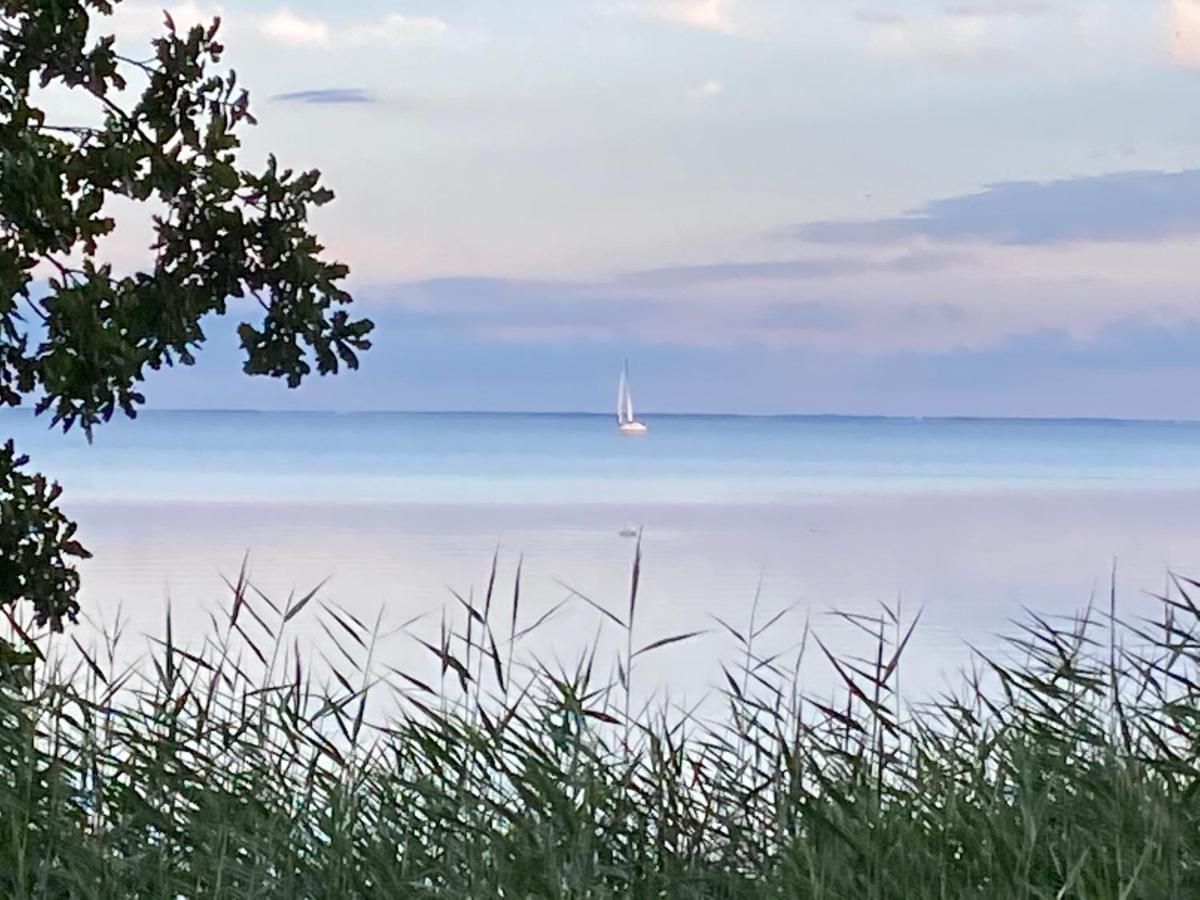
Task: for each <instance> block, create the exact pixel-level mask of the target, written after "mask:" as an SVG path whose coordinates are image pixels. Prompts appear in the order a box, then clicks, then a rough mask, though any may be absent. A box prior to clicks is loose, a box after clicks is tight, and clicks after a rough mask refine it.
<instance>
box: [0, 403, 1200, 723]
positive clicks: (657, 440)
mask: <svg viewBox="0 0 1200 900" xmlns="http://www.w3.org/2000/svg"><path fill="white" fill-rule="evenodd" d="M644 419H645V421H646V422H647V424H648V425H649V432H648V433H647V434H646V435H645V436H643V437H623V436H620V435H619V434H618V433H617V430H616V427H615V422H614V421H613V418H612V417H611V416H608V415H589V414H562V415H558V414H491V413H346V414H341V413H332V412H311V413H298V412H242V411H238V412H230V411H164V410H151V411H147V412H144V413H142V414H141V415H140V416H139V417H138V418H137V419H136V420H135V421H127V420H115V419H114V421H113V422H111V423H109V424H107V425H104V426H102V427H100V428H98V429H96V432H95V435H94V440H93V441H92V442H91V443H90V444H89V443H88V441H87V440H86V439H85V438H84V436H83V435H81V434H79V433H78V432H74V431H73V432H71V433H69V434H66V435H63V434H61V433H60V432H58V431H54V430H51V429H49V428H48V427H47V426H48V420H47V419H45V418H35V417H33V416H32V415H31V414H29V413H27V412H25V411H20V410H18V411H5V412H3V413H0V439H3V438H4V437H9V436H10V437H12V438H13V439H15V441H16V443H17V445H18V447H19V448H20V450H22V451H23V452H25V453H28V454H29V456H30V457H31V462H30V466H31V468H36V469H39V470H41V471H44V472H46V473H47V474H49V475H50V476H52V477H53V478H54V479H55V480H57V481H59V482H60V483H61V485H62V486H63V488H64V493H63V499H62V501H61V502H62V505H63V507H64V509H65V510H66V512H67V513H68V514H69V515H71V516H72V517H73V518H75V519H76V520H77V521H78V522H79V524H80V533H79V536H80V539H81V540H82V542H83V543H84V544H85V545H86V546H87V547H88V548H89V549H90V550H91V551H92V552H93V554H94V556H93V558H92V559H90V560H88V561H86V562H85V563H83V564H82V567H81V570H82V576H83V591H82V597H81V599H82V604H83V609H84V614H85V616H84V618H85V621H84V623H83V624H82V625H81V626H80V629H82V630H83V631H82V632H81V633H87V632H88V630H91V632H93V633H95V634H99V633H101V632H102V631H104V630H109V631H111V630H112V629H113V627H114V625H115V624H116V623H120V627H121V628H122V630H123V632H124V634H125V638H124V640H125V641H126V642H129V643H132V645H134V646H137V647H141V648H142V651H144V652H146V653H149V652H151V651H152V649H153V647H154V646H155V645H154V644H153V638H154V637H156V636H158V635H160V634H161V633H162V630H163V628H164V626H165V618H166V612H167V610H168V609H170V611H171V617H172V622H173V627H174V631H175V634H176V635H177V636H181V639H190V640H192V641H195V642H201V641H203V640H204V635H205V633H206V632H207V631H208V630H209V629H210V627H211V621H212V619H211V617H212V616H214V615H215V616H216V618H217V620H218V621H219V620H220V610H221V609H222V608H227V607H228V604H229V600H230V589H229V586H228V582H231V581H236V580H237V578H238V575H239V572H241V571H242V570H243V567H244V569H245V571H246V572H247V573H248V577H249V578H250V579H251V580H252V581H253V583H254V585H255V588H256V591H258V592H260V593H258V594H256V596H260V597H267V598H271V600H272V602H275V603H277V604H282V603H284V602H286V599H287V597H288V596H289V595H296V596H299V595H303V594H305V593H307V592H308V591H310V590H312V589H313V588H316V587H318V586H320V588H319V591H318V595H317V596H318V600H319V603H314V604H313V607H312V608H313V610H316V609H318V608H329V609H336V610H341V611H344V612H345V613H349V614H350V615H352V616H354V617H355V618H357V619H358V620H360V621H362V622H364V623H368V624H371V626H372V627H373V628H376V627H377V628H378V632H379V634H381V635H386V640H381V642H380V646H379V649H378V650H377V656H378V658H379V660H381V661H382V662H383V663H386V664H388V665H392V664H397V665H400V666H409V667H415V668H417V669H421V670H422V671H425V670H432V669H436V666H435V665H434V663H435V661H434V660H430V659H427V658H426V657H427V656H428V655H429V654H428V650H427V648H426V647H425V646H424V645H423V644H422V643H421V641H422V640H426V641H432V639H433V638H434V637H435V636H437V635H439V634H441V633H443V630H444V629H449V630H451V631H453V630H454V629H456V628H459V629H464V628H465V626H464V623H465V617H466V615H467V613H466V610H465V609H464V606H463V602H462V601H463V600H466V601H467V602H468V603H471V604H475V603H477V602H482V599H483V598H484V596H485V595H486V593H487V590H488V584H489V582H490V581H491V580H492V570H493V566H494V567H495V572H496V577H495V581H494V586H493V588H492V596H493V601H492V602H493V605H494V608H495V610H496V611H497V612H496V613H495V614H496V615H498V616H500V617H501V618H503V619H504V620H505V621H507V617H508V616H509V614H510V611H511V607H512V605H513V602H514V599H513V598H514V596H516V598H517V601H516V602H517V604H518V615H519V620H520V626H519V627H518V630H521V629H522V628H524V627H525V626H527V625H532V624H533V623H540V624H538V625H537V628H535V629H533V630H532V631H531V632H529V633H528V634H526V635H525V636H524V637H522V638H521V641H520V648H519V655H521V656H522V658H526V659H528V660H530V664H531V665H532V664H535V663H534V662H533V661H536V664H537V665H541V666H547V667H551V668H554V667H561V668H562V669H564V670H570V669H571V668H572V666H574V665H575V664H577V662H578V661H579V659H580V658H581V657H583V656H585V655H586V654H587V653H589V652H591V648H592V647H598V648H600V649H599V650H598V651H597V652H599V653H601V654H604V653H608V652H609V651H610V650H611V649H612V648H617V647H620V646H621V645H622V643H623V638H618V637H617V636H616V635H614V634H613V631H614V629H615V628H616V626H615V625H614V623H613V621H612V617H610V616H607V615H605V614H604V613H602V612H600V610H599V609H597V607H600V608H603V609H604V610H607V611H608V612H611V613H612V614H613V616H615V617H616V618H619V619H621V620H628V618H629V612H630V595H631V589H632V584H633V578H634V559H635V555H638V554H639V553H640V557H641V561H640V565H639V567H638V574H637V602H636V604H634V609H633V625H634V630H635V634H636V642H637V643H638V645H639V646H640V645H644V644H650V643H653V642H655V641H657V640H659V639H662V638H666V637H672V636H675V635H680V634H686V633H692V632H700V633H699V634H697V635H696V636H694V637H692V638H689V639H688V640H685V641H678V642H675V643H667V644H664V645H663V646H661V647H660V648H659V649H657V650H655V651H652V652H648V653H646V654H645V655H643V656H641V657H639V662H638V667H639V669H638V677H639V678H640V679H641V682H640V683H641V684H642V685H644V686H653V689H654V690H655V691H663V692H667V693H669V694H670V695H671V696H674V697H678V698H682V699H681V701H680V702H682V700H683V699H688V700H691V699H693V698H697V697H705V696H708V694H709V693H710V692H712V691H714V690H715V689H716V687H717V686H718V685H719V684H721V683H722V681H723V676H722V673H721V664H722V663H726V664H733V663H736V661H737V660H738V659H740V658H741V656H742V652H743V651H742V649H741V648H740V646H739V644H738V640H737V639H736V638H734V637H733V635H732V631H737V632H738V633H740V634H748V633H749V632H750V631H751V630H754V631H757V630H759V626H761V625H762V624H764V623H767V622H772V620H774V621H773V623H772V624H771V625H770V627H769V628H767V629H765V630H763V632H762V634H761V635H760V636H759V637H758V638H756V640H757V642H758V647H757V648H756V650H755V653H756V654H761V655H762V656H764V657H765V656H770V657H772V658H778V659H781V660H782V659H790V658H791V656H792V655H795V656H796V658H797V659H798V660H799V662H798V665H799V667H800V671H801V672H802V679H803V681H804V682H805V684H806V685H808V686H809V687H811V689H812V690H814V691H818V692H819V691H824V690H826V689H829V690H832V689H833V687H834V686H835V682H836V677H835V676H834V674H833V673H832V671H831V670H830V667H829V665H828V661H827V660H825V659H824V658H823V654H822V653H820V652H818V651H817V650H816V649H815V647H814V644H813V641H812V637H813V635H816V636H820V637H822V639H823V642H824V643H825V644H826V646H829V647H830V648H831V649H834V650H835V651H836V652H838V653H845V654H848V655H853V654H862V655H869V654H870V653H871V652H872V651H871V641H872V640H873V639H872V637H871V635H870V634H869V633H868V632H871V631H877V630H878V629H879V628H880V627H883V628H884V631H885V632H886V633H887V634H888V635H889V636H890V639H894V637H895V635H896V634H898V633H900V630H902V628H903V627H907V624H908V623H910V622H912V621H913V620H914V619H918V617H919V621H917V625H916V630H915V631H914V636H913V638H912V640H911V642H910V644H909V645H908V647H907V649H906V657H905V663H904V665H905V666H906V667H907V668H906V681H905V683H906V685H907V690H908V691H910V692H913V693H914V694H916V695H928V694H932V693H935V692H938V691H941V690H947V689H955V687H956V686H957V685H959V684H960V672H961V671H962V670H963V668H964V667H966V666H969V665H970V664H971V659H972V654H973V653H974V652H975V651H982V652H990V650H991V649H995V650H999V649H1001V648H1009V649H1011V648H1012V645H1011V644H1010V643H1008V642H1007V641H1006V638H1007V637H1008V636H1011V635H1015V634H1017V633H1018V629H1019V625H1018V623H1020V622H1022V621H1025V620H1026V617H1027V616H1028V615H1029V614H1030V613H1031V612H1034V613H1037V614H1039V615H1043V616H1047V617H1051V618H1052V619H1054V618H1056V617H1057V619H1058V620H1061V621H1069V620H1070V619H1071V618H1072V617H1075V616H1078V615H1080V614H1081V613H1083V612H1084V611H1086V610H1088V609H1089V607H1090V608H1093V609H1096V610H1102V611H1103V614H1104V615H1107V614H1108V611H1109V608H1110V604H1112V603H1113V602H1114V597H1115V605H1116V609H1117V612H1118V615H1119V616H1122V617H1125V618H1129V619H1131V620H1132V619H1135V618H1137V617H1139V616H1146V617H1150V616H1154V615H1156V610H1157V609H1158V603H1159V601H1158V600H1157V599H1156V598H1155V595H1157V594H1161V593H1163V592H1164V591H1166V590H1174V589H1175V588H1174V587H1172V585H1171V583H1170V580H1169V578H1170V574H1171V573H1177V574H1179V575H1181V576H1189V575H1191V576H1200V424H1197V423H1190V422H1139V421H1107V420H1105V421H1099V420H1017V419H1005V420H999V419H906V418H853V417H849V418H848V417H826V416H815V417H810V416H795V417H788V416H782V417H745V416H691V415H687V416H684V415H649V416H645V417H644ZM518 572H519V587H518ZM585 598H586V599H585ZM321 604H324V606H321ZM776 616H778V619H776ZM375 623H378V624H377V625H376V624H375ZM751 623H755V624H754V626H753V628H752V625H751ZM898 623H899V624H898ZM295 627H299V628H303V627H304V626H303V624H302V623H296V625H295ZM507 627H508V626H507V625H506V626H505V628H507ZM498 630H500V629H499V628H498ZM326 636H328V635H327V634H326ZM307 638H311V639H312V640H313V641H319V640H322V639H324V638H322V636H321V633H320V632H319V631H318V630H317V629H316V628H315V627H313V628H312V629H310V631H309V632H307V633H306V639H307ZM973 648H974V649H973ZM139 652H140V651H139ZM324 652H325V651H323V650H321V649H320V648H319V647H317V648H315V649H314V653H315V654H317V655H320V654H322V653H324ZM613 652H614V653H615V650H613Z"/></svg>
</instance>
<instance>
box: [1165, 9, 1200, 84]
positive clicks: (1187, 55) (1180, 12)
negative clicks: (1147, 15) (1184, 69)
mask: <svg viewBox="0 0 1200 900" xmlns="http://www.w3.org/2000/svg"><path fill="white" fill-rule="evenodd" d="M1169 23H1170V29H1171V32H1170V33H1171V40H1170V50H1171V58H1172V59H1174V60H1175V62H1176V63H1178V64H1179V65H1181V66H1188V67H1190V68H1195V67H1200V0H1171V14H1170V19H1169Z"/></svg>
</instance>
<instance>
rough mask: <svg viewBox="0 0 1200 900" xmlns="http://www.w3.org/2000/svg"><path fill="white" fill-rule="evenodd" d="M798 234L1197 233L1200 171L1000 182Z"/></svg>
mask: <svg viewBox="0 0 1200 900" xmlns="http://www.w3.org/2000/svg"><path fill="white" fill-rule="evenodd" d="M791 233H792V234H793V235H794V236H795V237H797V238H800V239H802V240H805V241H810V242H814V243H822V244H847V245H851V244H858V245H864V244H866V245H870V244H888V243H903V242H906V241H911V240H913V239H916V238H927V239H930V240H935V241H973V242H984V243H993V244H1006V245H1031V246H1037V245H1049V244H1063V243H1072V242H1083V241H1146V240H1154V239H1158V238H1165V237H1173V236H1183V235H1194V234H1200V169H1189V170H1184V171H1180V172H1155V171H1135V172H1117V173H1113V174H1108V175H1096V176H1089V177H1081V178H1068V179H1061V180H1058V181H1049V182H1034V181H1009V182H1000V183H997V184H990V185H987V186H985V187H984V188H983V189H982V190H981V191H979V192H978V193H974V194H964V195H961V196H957V197H948V198H945V199H940V200H933V201H931V202H929V203H927V204H925V205H924V206H921V207H918V208H916V209H913V210H909V211H907V212H905V213H903V214H902V215H900V216H897V217H894V218H883V219H868V220H855V221H837V220H827V221H818V222H809V223H806V224H803V225H800V226H797V227H796V228H795V229H793V230H792V232H791Z"/></svg>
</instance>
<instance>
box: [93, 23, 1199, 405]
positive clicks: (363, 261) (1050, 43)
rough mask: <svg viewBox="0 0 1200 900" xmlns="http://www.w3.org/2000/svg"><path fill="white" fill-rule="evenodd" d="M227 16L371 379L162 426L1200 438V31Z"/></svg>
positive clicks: (177, 377) (216, 349) (188, 399)
mask: <svg viewBox="0 0 1200 900" xmlns="http://www.w3.org/2000/svg"><path fill="white" fill-rule="evenodd" d="M121 6H122V8H121V11H120V13H119V16H118V19H117V23H116V25H117V29H118V30H119V32H120V34H121V36H122V39H123V41H126V42H129V43H133V42H137V41H144V40H147V39H148V37H149V35H150V34H151V33H152V31H153V29H154V27H155V23H156V21H157V20H158V18H159V14H158V13H157V11H156V9H157V7H156V5H155V4H147V3H138V2H134V0H125V2H124V3H122V5H121ZM218 11H219V12H220V13H221V15H222V17H223V19H224V22H225V29H224V34H225V40H226V43H227V45H228V47H229V52H228V56H227V61H228V62H229V64H230V65H232V66H234V67H235V68H237V70H238V72H239V75H240V78H241V81H242V82H243V83H244V84H246V85H247V86H248V87H250V88H251V90H252V94H253V98H254V105H255V107H256V112H257V114H258V116H259V118H260V121H261V125H260V127H259V128H258V129H256V130H255V132H254V133H253V135H252V137H251V138H250V139H249V140H248V141H247V146H246V150H247V157H248V159H250V160H255V161H257V159H259V158H260V157H261V156H263V155H264V154H265V153H266V152H267V150H268V149H272V150H275V151H276V152H278V153H279V155H280V156H281V157H282V158H283V159H284V160H285V161H286V162H288V163H292V164H296V165H305V166H308V165H312V166H318V167H320V168H321V169H322V170H323V171H324V172H325V175H326V179H327V181H328V183H329V184H330V185H331V186H332V187H333V188H334V189H335V190H336V191H337V193H338V200H337V202H336V203H335V204H333V205H332V206H331V207H329V208H328V209H327V210H324V211H322V212H321V214H320V216H319V218H318V220H317V225H318V227H319V229H320V231H321V234H322V237H323V238H325V240H326V243H327V244H328V246H329V248H330V252H331V253H332V254H334V255H336V256H338V257H339V258H341V259H343V260H345V261H346V262H348V263H349V264H350V265H351V267H352V269H353V271H354V277H353V284H352V286H353V288H354V289H355V292H356V294H357V295H358V296H359V297H360V299H361V303H362V306H363V309H364V311H366V312H367V313H368V314H370V315H372V316H374V317H375V318H376V319H377V320H378V322H379V330H378V334H377V338H378V347H377V349H376V350H375V351H373V352H372V353H371V354H370V355H369V356H368V358H367V360H366V364H365V367H364V371H363V372H361V373H359V374H358V375H356V376H355V377H353V378H350V379H344V380H342V379H339V380H337V381H331V382H328V383H325V384H320V385H314V386H312V387H311V388H306V389H304V390H302V391H300V392H299V393H298V394H296V395H287V394H285V393H284V392H283V391H282V390H279V389H277V387H276V386H273V385H266V384H261V385H260V384H255V385H246V384H244V383H243V382H241V381H239V380H238V378H239V377H240V376H239V375H238V373H237V371H236V366H231V364H230V349H229V347H228V346H227V343H223V342H222V341H221V340H220V339H218V340H217V341H216V342H215V343H214V346H213V348H212V349H211V352H209V353H207V355H206V359H205V360H204V361H203V362H202V364H201V366H200V367H199V368H198V370H195V371H192V372H180V373H170V374H168V375H167V376H165V377H162V378H159V379H158V380H157V381H156V382H153V383H151V384H150V385H149V386H148V388H149V389H148V391H147V393H148V395H149V396H150V398H151V401H152V402H154V403H156V404H158V405H161V406H171V405H187V406H279V405H286V406H301V407H321V408H326V407H333V408H376V409H378V408H383V409H413V408H419V409H430V408H455V409H523V408H528V409H597V410H600V409H606V408H607V404H608V403H609V401H610V395H611V394H612V384H611V383H612V382H613V380H614V375H615V372H616V370H617V368H619V366H620V362H621V360H622V358H623V357H625V356H626V355H628V356H630V357H631V358H632V360H633V363H634V366H635V371H636V372H637V380H636V387H637V394H638V399H639V401H640V404H641V405H642V406H643V407H645V408H646V409H647V410H653V409H662V410H681V411H682V410H689V411H730V412H871V413H874V412H883V413H897V414H926V415H934V414H980V415H985V414H1003V415H1025V414H1028V415H1122V416H1165V417H1185V416H1186V417H1200V361H1198V360H1200V304H1198V302H1197V295H1196V284H1197V280H1198V279H1197V276H1200V254H1198V253H1197V251H1198V250H1200V117H1197V116H1196V115H1194V110H1195V108H1196V96H1197V93H1198V92H1200V0H943V2H929V0H907V2H904V3H898V2H885V0H863V2H861V3H857V2H853V0H850V2H846V0H840V2H833V0H552V2H551V0H506V2H503V3H500V2H495V0H489V2H479V0H442V2H434V0H387V2H383V0H362V2H354V0H343V2H340V3H337V4H333V3H314V2H311V0H293V2H290V3H288V4H281V3H277V2H267V0H227V2H225V3H223V4H217V3H201V2H189V3H186V4H184V5H182V6H177V7H175V8H174V13H175V16H176V18H177V19H180V20H181V21H184V22H186V21H189V20H192V19H195V18H198V17H204V16H207V15H210V14H212V13H215V12H218ZM110 252H111V253H112V254H113V255H114V257H115V258H117V259H118V260H119V261H121V260H123V261H125V262H126V263H127V264H133V263H135V262H137V260H138V259H139V254H140V253H141V248H140V243H139V241H137V240H128V241H127V243H126V244H120V243H115V244H114V245H113V246H112V247H111V248H110ZM1193 349H1194V350H1195V352H1192V351H1193Z"/></svg>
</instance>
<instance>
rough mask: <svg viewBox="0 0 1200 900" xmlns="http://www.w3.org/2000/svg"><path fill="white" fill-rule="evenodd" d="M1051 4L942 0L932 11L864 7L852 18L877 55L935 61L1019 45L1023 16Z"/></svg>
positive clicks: (1022, 37) (978, 55)
mask: <svg viewBox="0 0 1200 900" xmlns="http://www.w3.org/2000/svg"><path fill="white" fill-rule="evenodd" d="M1054 12H1056V8H1055V7H1054V6H1053V5H1051V4H1049V3H1042V2H1034V0H1026V2H1021V0H991V2H959V3H951V4H947V5H945V6H943V7H941V8H940V9H937V10H935V11H933V12H922V13H910V12H908V11H905V10H903V9H898V8H895V7H889V8H880V7H875V6H872V7H867V8H861V9H858V10H856V11H855V13H854V18H855V19H857V21H858V22H859V23H861V24H863V25H865V26H866V28H867V46H868V48H869V49H870V51H871V52H872V53H874V54H875V55H876V56H880V57H885V58H893V59H918V60H931V61H938V62H949V61H962V60H972V59H979V58H986V57H990V56H994V55H997V54H1000V53H1004V52H1008V51H1015V52H1019V51H1020V50H1021V49H1022V46H1023V43H1024V42H1025V41H1026V40H1027V38H1028V35H1027V33H1026V31H1027V29H1026V27H1025V22H1026V21H1027V20H1029V19H1032V18H1035V17H1041V16H1046V15H1050V14H1053V13H1054Z"/></svg>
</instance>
